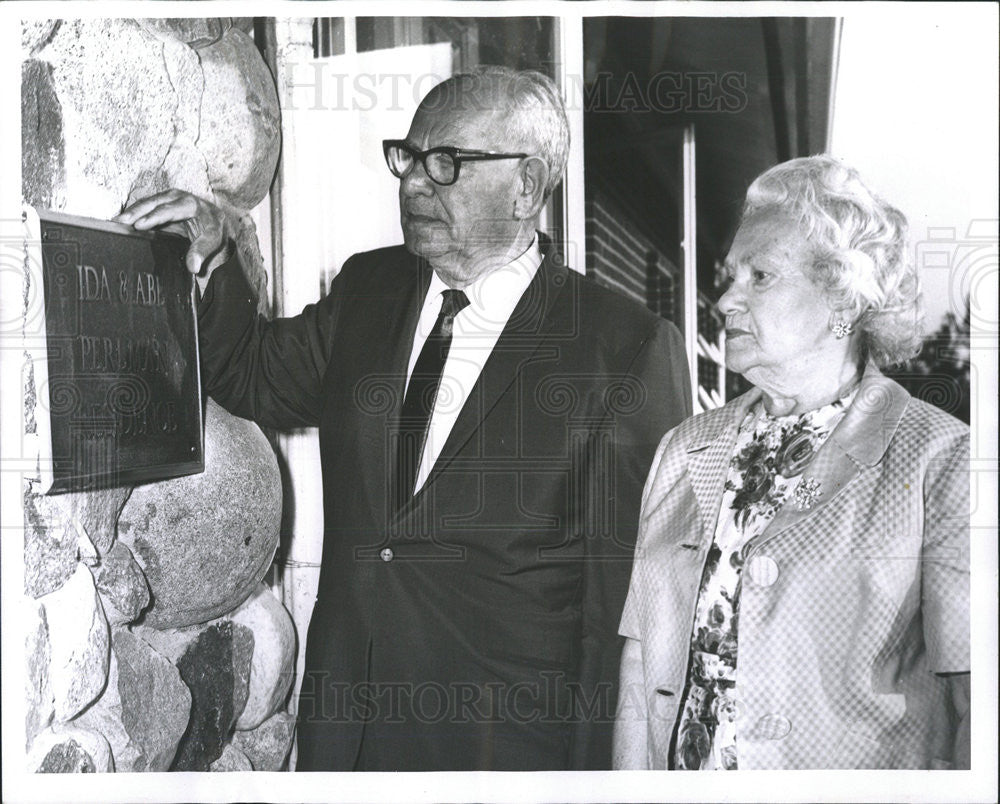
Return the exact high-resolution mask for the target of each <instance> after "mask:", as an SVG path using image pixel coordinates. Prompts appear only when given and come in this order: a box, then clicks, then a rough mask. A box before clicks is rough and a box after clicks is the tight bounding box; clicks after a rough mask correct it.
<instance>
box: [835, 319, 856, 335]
mask: <svg viewBox="0 0 1000 804" xmlns="http://www.w3.org/2000/svg"><path fill="white" fill-rule="evenodd" d="M830 329H831V330H832V331H833V337H835V338H837V339H838V340H839V339H840V338H846V337H847V336H848V335H850V334H851V333H852V332H854V326H853V325H852V324H851V322H850V321H844V320H843V319H842V318H838V319H835V320H834V322H833V323H832V324H830Z"/></svg>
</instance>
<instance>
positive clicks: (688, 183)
mask: <svg viewBox="0 0 1000 804" xmlns="http://www.w3.org/2000/svg"><path fill="white" fill-rule="evenodd" d="M681 150H682V154H683V166H682V171H683V174H684V184H683V192H684V232H683V237H682V239H681V252H682V254H683V258H684V345H685V348H686V349H687V358H688V369H689V371H690V372H691V397H692V399H691V401H692V404H693V406H694V407H693V409H694V410H695V411H696V412H697V411H700V410H701V406H700V405H699V403H698V241H697V236H696V235H697V219H698V217H697V206H696V201H697V199H696V194H695V148H694V124H693V123H692V124H688V125H687V126H685V127H684V144H683V145H682V146H681Z"/></svg>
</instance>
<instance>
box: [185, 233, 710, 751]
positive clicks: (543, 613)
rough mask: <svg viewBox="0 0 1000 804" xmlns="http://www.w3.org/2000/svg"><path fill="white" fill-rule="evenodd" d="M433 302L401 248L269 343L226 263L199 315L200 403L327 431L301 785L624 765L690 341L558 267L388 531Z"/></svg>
mask: <svg viewBox="0 0 1000 804" xmlns="http://www.w3.org/2000/svg"><path fill="white" fill-rule="evenodd" d="M429 281H430V269H429V267H428V266H427V265H426V264H425V263H424V262H423V261H421V260H419V259H418V258H416V257H414V256H412V255H411V254H409V253H408V252H407V251H405V250H404V249H403V248H402V247H393V248H386V249H380V250H378V251H373V252H369V253H365V254H357V255H355V256H353V257H352V258H351V259H349V260H348V261H347V263H346V264H345V265H344V267H343V270H342V271H341V272H340V273H339V274H338V276H337V278H336V279H335V280H334V282H333V283H332V287H331V290H330V293H329V295H328V296H327V297H326V298H325V299H323V300H322V301H321V302H319V303H318V304H315V305H310V306H308V307H307V308H306V309H305V310H304V311H303V312H302V313H301V314H300V315H298V316H296V317H294V318H290V319H281V320H275V321H271V322H268V321H266V320H264V319H263V318H259V317H257V316H256V315H255V313H254V311H255V309H256V303H255V301H254V299H253V297H252V293H251V291H250V289H249V287H248V286H247V283H246V281H245V280H244V278H243V275H242V272H241V271H240V269H239V266H238V264H236V263H235V261H233V262H231V263H230V264H227V265H226V266H223V267H221V268H220V269H218V270H217V271H216V272H215V274H214V275H213V278H212V280H211V282H210V283H209V286H208V288H207V290H206V294H205V297H204V298H203V299H202V302H201V304H200V307H199V327H200V333H201V359H202V369H203V375H204V380H205V386H206V388H207V390H208V392H209V393H210V394H211V395H212V396H213V397H214V398H215V399H217V400H218V401H219V402H220V403H221V404H222V405H224V406H225V407H227V408H228V409H229V410H230V411H232V412H233V413H235V414H237V415H239V416H243V417H245V418H250V419H253V420H255V421H257V422H259V423H261V424H263V425H268V426H272V427H277V428H289V427H296V426H303V425H310V426H318V427H319V438H320V449H321V454H322V472H323V489H324V506H325V529H324V534H323V538H324V547H323V567H322V570H321V573H320V581H319V591H318V597H317V601H316V606H315V609H314V612H313V616H312V620H311V623H310V626H309V633H308V637H307V642H306V673H305V677H304V679H303V685H302V692H301V695H300V699H299V711H298V716H299V724H298V729H299V732H298V739H299V759H298V767H299V769H302V770H350V769H353V768H359V769H384V770H411V769H412V770H417V769H421V770H476V769H478V770H491V769H494V770H499V769H591V768H606V767H610V761H611V747H610V741H611V731H612V726H613V720H614V711H615V703H616V686H617V666H618V659H619V655H620V651H621V639H620V638H619V637H618V635H617V625H618V619H619V616H620V615H621V610H622V605H623V602H624V599H625V593H626V589H627V586H628V579H629V571H630V567H631V556H632V548H633V545H634V541H635V534H636V523H637V519H638V510H639V501H640V495H641V492H642V485H643V482H644V480H645V477H646V473H647V471H648V469H649V465H650V461H651V459H652V456H653V453H654V451H655V449H656V445H657V443H658V441H659V439H660V437H661V436H662V435H663V433H664V432H666V431H667V430H668V429H670V428H671V427H672V426H674V425H675V424H677V423H678V422H679V421H681V420H682V419H683V418H685V417H686V416H687V415H688V414H689V412H690V408H689V404H690V403H689V401H688V400H689V399H690V392H689V383H688V374H687V369H686V362H685V358H684V351H683V348H682V341H681V338H680V335H679V334H678V332H677V330H676V329H675V328H674V327H673V325H671V324H670V323H669V322H667V321H666V320H664V319H661V318H658V317H656V316H654V315H653V314H651V313H650V312H648V311H647V310H645V309H644V308H642V307H640V306H639V305H637V304H635V303H633V302H630V301H628V300H626V299H625V298H623V297H621V296H619V295H617V294H615V293H612V292H610V291H608V290H606V289H604V288H601V287H599V286H597V285H596V284H594V283H592V282H590V281H588V280H585V279H584V278H582V277H580V276H579V275H578V274H576V273H574V272H573V271H569V270H567V268H566V266H565V265H564V264H563V263H562V261H561V258H560V257H559V255H558V254H553V253H548V254H546V256H545V259H544V260H543V263H542V265H541V267H540V268H539V271H538V274H537V275H536V277H535V278H534V280H533V281H532V283H531V284H530V286H529V287H528V290H527V291H526V292H525V294H524V296H523V297H522V298H521V300H520V302H519V303H518V305H517V307H516V309H515V310H514V313H513V315H512V316H511V319H510V321H509V322H508V324H507V327H506V328H505V330H504V332H503V334H502V335H501V337H500V340H499V341H498V342H497V345H496V347H495V349H494V351H493V353H492V355H491V356H490V358H489V360H488V362H487V363H486V365H485V367H484V369H483V372H482V374H481V376H480V378H479V381H478V383H477V384H476V386H475V388H474V389H473V392H472V394H471V396H470V397H469V399H468V401H467V402H466V404H465V407H464V408H463V409H462V412H461V414H460V415H459V417H458V420H457V421H456V423H455V426H454V429H453V430H452V432H451V434H450V436H449V438H448V440H447V442H446V444H445V446H444V449H443V451H442V453H441V455H440V457H439V458H438V460H437V462H436V464H435V465H434V467H433V470H432V471H431V474H430V476H429V477H428V479H427V482H426V483H425V485H424V486H423V487H422V489H421V490H420V491H419V492H418V493H417V494H416V495H415V496H414V497H413V499H412V501H411V502H410V503H409V504H408V505H407V506H405V507H404V508H403V509H402V510H398V511H396V510H393V508H392V506H391V505H390V494H391V489H390V488H389V478H390V476H391V472H390V467H392V466H393V465H394V460H395V458H394V453H393V449H394V444H393V442H394V438H395V434H396V429H397V428H396V421H395V417H396V416H397V415H398V410H399V407H400V404H401V402H402V397H403V390H404V385H405V381H406V369H407V362H408V359H409V354H410V349H411V344H412V342H413V333H414V329H415V327H416V321H417V315H418V311H419V309H420V306H421V303H422V301H423V297H424V294H425V292H426V288H427V286H428V283H429Z"/></svg>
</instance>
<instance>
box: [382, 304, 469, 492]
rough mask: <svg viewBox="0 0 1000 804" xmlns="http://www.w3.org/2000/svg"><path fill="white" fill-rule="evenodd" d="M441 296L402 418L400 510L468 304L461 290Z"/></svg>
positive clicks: (398, 453) (398, 456)
mask: <svg viewBox="0 0 1000 804" xmlns="http://www.w3.org/2000/svg"><path fill="white" fill-rule="evenodd" d="M441 295H442V296H443V297H444V298H443V300H442V302H441V312H440V313H438V317H437V321H435V322H434V329H432V330H431V333H430V335H428V336H427V340H426V341H424V345H423V348H422V349H421V350H420V355H419V356H418V357H417V362H416V363H415V364H414V365H413V374H412V375H411V376H410V384H409V386H408V387H407V389H406V396H405V397H404V398H403V407H402V410H401V411H400V415H399V441H398V442H397V444H396V478H397V482H396V507H397V508H400V507H402V506H403V505H405V504H406V502H407V500H409V499H410V497H412V496H413V491H414V488H413V487H414V485H415V483H416V480H417V469H418V468H419V467H420V456H421V455H422V454H423V451H424V441H426V439H427V426H428V424H430V419H431V413H432V412H433V410H434V401H435V399H436V398H437V392H438V387H439V386H440V385H441V372H442V371H444V364H445V361H446V360H447V359H448V350H449V349H450V348H451V331H452V326H453V325H454V323H455V316H456V315H458V314H459V313H460V312H461V311H462V310H463V309H465V307H466V306H467V305H468V303H469V300H468V298H467V297H466V295H465V293H464V292H463V291H461V290H446V291H444V293H442V294H441Z"/></svg>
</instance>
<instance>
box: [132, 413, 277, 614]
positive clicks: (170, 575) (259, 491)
mask: <svg viewBox="0 0 1000 804" xmlns="http://www.w3.org/2000/svg"><path fill="white" fill-rule="evenodd" d="M205 453H206V454H205V471H204V472H203V473H202V474H199V475H190V476H188V477H180V478H175V479H173V480H165V481H162V482H159V483H150V484H148V485H144V486H138V487H136V489H135V491H133V493H132V496H131V497H130V498H129V500H128V502H127V503H126V504H125V508H124V509H123V510H122V514H121V517H120V518H119V520H118V535H119V538H121V539H122V541H124V542H125V543H126V544H128V546H129V547H130V548H131V549H132V553H133V554H134V555H135V557H136V560H137V561H138V562H139V565H140V566H141V567H142V570H143V572H144V573H145V575H146V580H147V581H148V582H149V587H150V590H151V592H152V597H153V602H152V605H151V606H150V607H149V609H147V611H146V613H145V617H144V620H143V622H144V623H145V624H147V625H150V626H152V627H154V628H169V627H181V626H186V625H192V624H195V623H202V622H206V621H208V620H211V619H214V618H216V617H218V616H220V615H221V614H224V613H226V612H230V611H232V610H233V609H235V608H236V607H237V606H239V605H240V604H241V603H242V602H243V601H244V600H246V599H247V597H249V595H250V594H251V592H253V590H254V589H255V588H256V586H257V583H258V582H259V581H260V579H261V578H262V577H264V573H265V572H266V571H267V568H268V566H270V563H271V559H272V558H273V557H274V551H275V548H276V547H277V545H278V531H279V526H280V520H281V478H280V475H279V473H278V464H277V461H276V459H275V457H274V453H273V451H272V450H271V446H270V444H269V443H268V441H267V439H266V438H265V437H264V434H263V433H262V432H261V431H260V428H258V427H257V425H255V424H253V423H252V422H248V421H246V420H245V419H240V418H237V417H235V416H232V415H230V414H229V413H227V412H226V411H225V410H223V409H222V408H221V407H219V406H218V405H217V404H216V403H215V402H213V401H212V400H211V399H209V401H208V405H207V408H206V412H205Z"/></svg>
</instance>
